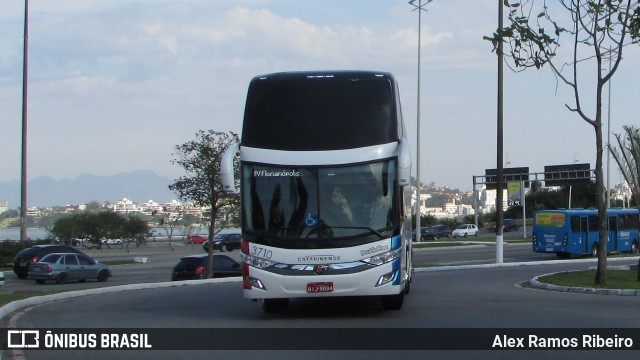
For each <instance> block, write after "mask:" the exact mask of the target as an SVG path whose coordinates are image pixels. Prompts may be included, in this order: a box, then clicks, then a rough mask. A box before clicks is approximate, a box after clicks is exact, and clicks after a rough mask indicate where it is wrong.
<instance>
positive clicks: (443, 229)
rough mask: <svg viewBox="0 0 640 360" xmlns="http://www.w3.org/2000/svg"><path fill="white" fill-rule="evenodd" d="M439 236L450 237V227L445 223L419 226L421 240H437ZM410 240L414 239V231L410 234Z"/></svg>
mask: <svg viewBox="0 0 640 360" xmlns="http://www.w3.org/2000/svg"><path fill="white" fill-rule="evenodd" d="M441 237H445V238H449V237H451V229H449V227H448V226H447V225H433V226H429V227H421V228H420V239H421V240H429V239H433V240H438V239H439V238H441ZM411 241H416V232H415V231H414V232H413V233H412V234H411Z"/></svg>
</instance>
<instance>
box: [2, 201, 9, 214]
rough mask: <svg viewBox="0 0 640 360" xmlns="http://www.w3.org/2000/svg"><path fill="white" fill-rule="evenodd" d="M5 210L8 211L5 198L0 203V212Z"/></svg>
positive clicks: (7, 203)
mask: <svg viewBox="0 0 640 360" xmlns="http://www.w3.org/2000/svg"><path fill="white" fill-rule="evenodd" d="M5 211H9V202H8V201H7V200H5V201H4V202H2V204H0V214H2V213H3V212H5Z"/></svg>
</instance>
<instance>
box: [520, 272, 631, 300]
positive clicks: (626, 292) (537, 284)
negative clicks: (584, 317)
mask: <svg viewBox="0 0 640 360" xmlns="http://www.w3.org/2000/svg"><path fill="white" fill-rule="evenodd" d="M575 271H581V270H573V271H563V272H559V273H551V274H545V275H538V276H536V277H534V278H533V279H531V282H530V285H531V287H532V288H534V289H538V290H547V291H559V292H568V293H577V294H593V295H619V296H638V295H640V290H636V289H597V288H585V287H571V286H560V285H553V284H547V283H543V282H541V281H539V280H538V279H539V278H541V277H545V276H550V275H555V274H563V273H570V272H575Z"/></svg>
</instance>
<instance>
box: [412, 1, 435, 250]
mask: <svg viewBox="0 0 640 360" xmlns="http://www.w3.org/2000/svg"><path fill="white" fill-rule="evenodd" d="M432 1H433V0H427V2H426V3H424V4H423V3H422V0H418V4H417V5H416V4H415V2H416V0H411V1H409V5H411V6H413V7H414V9H413V10H412V11H416V10H418V99H417V100H418V101H417V109H416V123H417V125H416V131H417V133H416V203H415V213H416V228H415V231H416V241H421V239H420V195H421V193H420V48H421V45H422V41H421V40H422V39H421V34H422V11H423V10H424V11H426V9H424V6H426V5H427V4H428V3H430V2H432Z"/></svg>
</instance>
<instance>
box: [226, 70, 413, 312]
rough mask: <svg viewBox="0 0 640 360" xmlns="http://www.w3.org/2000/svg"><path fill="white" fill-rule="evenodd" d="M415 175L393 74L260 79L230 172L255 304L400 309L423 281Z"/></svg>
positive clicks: (248, 290) (229, 160)
mask: <svg viewBox="0 0 640 360" xmlns="http://www.w3.org/2000/svg"><path fill="white" fill-rule="evenodd" d="M237 155H239V159H240V163H239V167H240V179H234V172H235V169H234V158H235V157H236V156H237ZM410 169H411V155H410V152H409V145H408V141H407V134H406V131H405V128H404V123H403V120H402V113H401V108H400V97H399V92H398V84H397V82H396V80H395V79H394V77H393V76H392V75H391V74H389V73H384V72H372V71H320V72H287V73H274V74H266V75H260V76H256V77H255V78H254V79H253V80H252V81H251V83H250V84H249V89H248V91H247V101H246V106H245V115H244V121H243V128H242V136H241V140H240V143H239V144H234V145H232V146H230V147H229V149H228V150H227V151H226V152H225V154H224V156H223V158H222V161H221V177H222V183H223V187H224V188H225V190H226V191H237V190H236V189H237V188H238V186H239V189H240V198H241V207H240V211H241V218H242V243H241V244H242V245H241V251H242V270H243V293H244V296H245V297H246V298H248V299H255V300H261V301H262V305H263V309H264V310H265V311H266V312H275V311H279V310H280V309H281V308H283V307H284V306H286V305H287V304H288V302H289V299H291V298H308V297H336V296H379V297H380V299H381V304H382V306H383V308H385V309H392V310H397V309H400V308H401V306H402V303H403V298H404V295H405V294H407V293H408V292H409V285H410V282H411V277H412V274H413V266H412V263H411V254H412V251H411V192H410V190H411V185H410V179H411V175H410Z"/></svg>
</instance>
